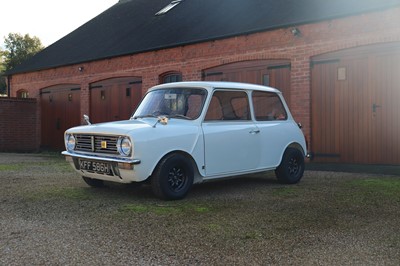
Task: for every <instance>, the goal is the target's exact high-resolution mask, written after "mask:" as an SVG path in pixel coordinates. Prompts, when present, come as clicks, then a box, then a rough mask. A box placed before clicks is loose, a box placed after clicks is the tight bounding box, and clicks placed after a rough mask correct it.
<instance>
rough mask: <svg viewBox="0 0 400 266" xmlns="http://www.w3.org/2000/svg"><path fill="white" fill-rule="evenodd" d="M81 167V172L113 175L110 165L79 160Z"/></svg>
mask: <svg viewBox="0 0 400 266" xmlns="http://www.w3.org/2000/svg"><path fill="white" fill-rule="evenodd" d="M79 167H80V168H81V170H85V171H88V172H94V173H97V174H106V175H111V166H110V164H109V163H104V162H96V161H86V160H79Z"/></svg>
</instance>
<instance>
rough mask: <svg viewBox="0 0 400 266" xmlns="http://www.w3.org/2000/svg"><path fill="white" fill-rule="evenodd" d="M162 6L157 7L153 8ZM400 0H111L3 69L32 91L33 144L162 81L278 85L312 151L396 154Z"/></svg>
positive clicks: (98, 117)
mask: <svg viewBox="0 0 400 266" xmlns="http://www.w3.org/2000/svg"><path fill="white" fill-rule="evenodd" d="M164 7H165V8H164ZM399 25H400V0H363V1H359V0H335V1H326V0H279V1H274V0H246V1H239V0H220V1H215V0H182V1H172V2H171V1H170V0H152V1H139V0H120V1H119V2H118V3H117V4H115V5H114V6H113V7H111V8H110V9H108V10H106V11H105V12H103V13H102V14H100V15H99V16H97V17H96V18H94V19H93V20H91V21H89V22H88V23H86V24H84V25H82V26H81V27H80V28H78V29H77V30H75V31H74V32H72V33H70V34H69V35H67V36H65V37H64V38H62V39H61V40H59V41H58V42H56V43H54V44H53V45H51V46H49V47H47V48H46V49H45V50H43V51H42V52H41V53H39V54H37V55H36V56H35V57H33V58H32V59H31V60H29V61H27V62H25V63H24V64H22V65H20V66H18V67H17V68H15V69H14V70H13V71H11V72H9V73H8V78H9V80H10V84H9V86H10V87H9V89H10V91H11V96H18V95H29V97H32V98H37V101H38V114H39V117H38V119H37V129H38V132H40V134H38V136H37V139H36V142H37V145H40V146H41V147H51V148H56V149H61V148H62V145H63V132H64V130H65V129H67V128H68V127H71V126H75V125H78V124H81V123H82V115H83V114H90V116H91V119H92V120H93V121H94V122H102V121H111V120H117V119H126V118H129V116H130V115H131V113H132V111H133V109H134V108H135V106H136V105H137V103H138V102H139V100H140V98H141V97H142V95H143V94H144V93H145V91H146V90H147V89H148V88H149V87H151V86H153V85H156V84H159V83H162V82H170V81H179V80H230V81H242V82H250V83H258V84H265V85H270V86H273V87H277V88H279V89H280V90H282V91H283V94H284V96H285V98H286V99H287V102H288V103H289V106H290V108H291V111H292V114H293V116H294V118H295V119H296V120H297V121H298V122H301V123H302V124H303V131H304V133H305V135H306V139H307V141H308V145H309V149H310V152H311V153H312V154H313V158H314V160H317V161H328V162H345V163H365V164H399V163H400V108H399V105H398V101H399V100H400V85H399V84H400V27H399Z"/></svg>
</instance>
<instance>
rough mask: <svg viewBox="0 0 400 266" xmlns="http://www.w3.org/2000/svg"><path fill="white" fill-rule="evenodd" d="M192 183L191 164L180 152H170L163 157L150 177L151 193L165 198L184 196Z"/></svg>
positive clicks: (173, 198)
mask: <svg viewBox="0 0 400 266" xmlns="http://www.w3.org/2000/svg"><path fill="white" fill-rule="evenodd" d="M192 185H193V168H192V164H191V162H190V160H189V159H188V158H187V157H185V156H183V155H181V154H170V155H168V156H166V157H165V158H163V159H162V160H161V161H160V163H159V164H158V166H157V167H156V169H155V171H154V173H153V175H152V178H151V187H152V190H153V193H154V194H155V195H156V196H157V197H159V198H161V199H166V200H178V199H182V198H184V197H185V196H186V194H187V193H188V192H189V190H190V188H191V187H192Z"/></svg>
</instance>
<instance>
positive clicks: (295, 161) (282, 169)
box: [275, 148, 304, 184]
mask: <svg viewBox="0 0 400 266" xmlns="http://www.w3.org/2000/svg"><path fill="white" fill-rule="evenodd" d="M303 173H304V155H303V153H302V152H301V151H300V150H298V149H295V148H287V149H286V151H285V153H284V154H283V157H282V161H281V164H280V165H279V166H278V168H276V170H275V175H276V177H277V179H278V181H279V182H280V183H284V184H295V183H297V182H299V181H300V179H301V178H302V177H303Z"/></svg>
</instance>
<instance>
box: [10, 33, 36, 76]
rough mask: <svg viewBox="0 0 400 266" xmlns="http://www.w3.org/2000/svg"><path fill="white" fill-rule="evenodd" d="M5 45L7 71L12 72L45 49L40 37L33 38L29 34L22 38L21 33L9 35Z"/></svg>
mask: <svg viewBox="0 0 400 266" xmlns="http://www.w3.org/2000/svg"><path fill="white" fill-rule="evenodd" d="M4 45H5V51H4V52H3V53H4V65H5V71H9V70H12V69H13V68H14V67H16V66H17V65H19V64H21V63H22V62H24V61H25V60H27V59H29V58H31V57H32V56H34V55H35V54H36V53H38V52H40V51H41V50H42V49H43V48H44V46H43V45H42V42H41V41H40V39H39V38H38V37H36V36H34V37H31V36H29V34H25V35H24V36H22V35H21V34H19V33H9V34H8V37H7V38H5V39H4Z"/></svg>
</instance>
